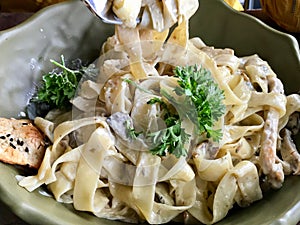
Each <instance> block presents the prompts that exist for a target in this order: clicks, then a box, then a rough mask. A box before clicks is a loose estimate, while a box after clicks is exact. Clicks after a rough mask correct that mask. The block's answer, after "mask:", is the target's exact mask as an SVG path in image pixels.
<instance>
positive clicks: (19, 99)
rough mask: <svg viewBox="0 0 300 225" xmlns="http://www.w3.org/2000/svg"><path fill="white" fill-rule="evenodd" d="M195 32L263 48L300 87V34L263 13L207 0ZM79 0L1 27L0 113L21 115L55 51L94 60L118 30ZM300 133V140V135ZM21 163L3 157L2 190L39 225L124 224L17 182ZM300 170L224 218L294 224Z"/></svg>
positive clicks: (241, 50)
mask: <svg viewBox="0 0 300 225" xmlns="http://www.w3.org/2000/svg"><path fill="white" fill-rule="evenodd" d="M190 31H191V36H192V37H193V36H199V37H201V38H202V39H203V40H204V41H205V42H206V43H207V44H208V45H213V46H216V47H230V48H233V49H234V50H235V52H236V54H237V55H239V56H245V55H251V54H255V53H256V54H258V55H259V56H260V57H261V58H263V59H265V60H267V61H268V62H269V63H270V65H271V66H272V68H273V69H274V71H275V72H276V73H277V75H278V76H279V77H280V78H281V79H282V81H283V83H284V85H285V87H286V90H287V93H291V92H295V91H298V90H299V82H298V80H299V76H300V60H299V46H298V43H297V41H296V40H295V39H294V38H292V37H291V36H288V35H286V34H283V33H280V32H277V31H275V30H274V29H272V28H270V27H268V26H266V25H265V24H263V23H262V22H260V21H259V20H257V19H255V18H253V17H251V16H249V15H245V14H243V13H241V12H237V11H234V10H232V9H231V8H229V7H228V6H227V5H225V3H223V0H201V1H200V8H199V10H198V12H197V14H196V15H195V16H194V17H193V18H192V20H191V24H190ZM113 32H114V29H113V26H110V25H106V24H103V23H102V22H101V21H99V20H98V19H97V18H96V17H94V16H93V15H92V14H91V13H90V12H89V11H88V10H87V8H85V6H84V5H83V3H82V2H81V1H71V2H66V3H61V4H58V5H55V6H51V7H48V8H46V9H44V10H42V11H40V12H39V13H37V14H36V15H34V16H33V17H32V18H30V19H29V20H27V21H26V22H24V23H23V24H21V25H19V26H17V27H15V28H13V29H9V30H6V31H3V32H0V99H1V100H0V116H1V117H17V116H18V114H19V112H20V111H22V109H23V108H24V106H25V105H26V102H27V100H28V97H29V96H28V93H30V90H32V88H33V86H34V83H35V82H37V81H38V80H39V79H40V76H41V72H42V71H48V70H49V69H51V64H50V63H49V59H50V58H52V59H57V60H59V57H60V55H61V54H64V56H65V58H69V59H72V58H73V59H74V58H77V57H80V58H82V59H84V60H85V61H86V62H91V61H93V60H94V59H95V58H96V57H97V56H98V54H99V49H100V47H101V45H102V43H103V41H104V40H105V39H106V37H108V36H109V35H111V34H113ZM299 141H300V140H299ZM17 173H18V172H17V170H16V169H15V168H14V167H12V166H9V165H6V164H3V163H0V198H1V200H2V201H3V202H4V203H5V204H7V205H8V206H9V207H10V208H11V210H12V211H13V212H14V213H16V214H17V215H18V216H19V217H20V218H22V219H23V220H24V221H26V222H28V223H30V224H41V225H50V224H51V225H54V224H57V225H79V224H82V225H83V224H84V225H108V224H111V225H121V224H123V223H121V222H116V221H108V220H104V219H98V218H96V217H94V216H92V215H90V214H87V213H83V212H75V211H74V210H73V208H72V207H71V206H69V205H64V204H60V203H57V202H56V201H55V200H54V199H52V198H49V197H45V196H43V195H41V194H40V193H39V190H37V191H35V192H33V193H29V192H27V191H26V190H25V189H23V188H21V187H19V186H18V184H17V181H16V179H15V175H16V174H17ZM299 190H300V177H288V178H287V179H286V181H285V183H284V186H283V187H282V188H281V189H280V190H278V191H272V192H270V193H268V194H266V195H265V197H264V199H263V200H261V201H259V202H256V203H255V204H253V205H252V206H250V207H248V208H245V209H237V210H233V211H232V212H230V213H229V215H228V217H227V218H225V219H224V220H223V221H221V222H220V223H218V224H220V225H229V224H230V225H232V224H234V225H236V224H239V225H253V224H260V225H267V224H268V225H269V224H273V225H275V224H276V225H278V224H296V223H297V222H298V221H299V220H300V191H299Z"/></svg>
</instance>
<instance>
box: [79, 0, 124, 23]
mask: <svg viewBox="0 0 300 225" xmlns="http://www.w3.org/2000/svg"><path fill="white" fill-rule="evenodd" d="M82 1H83V2H84V3H85V5H86V6H87V8H88V9H89V10H90V11H91V12H92V13H93V14H94V15H95V16H97V17H99V18H100V19H101V20H102V21H103V22H104V23H109V24H118V25H121V24H122V21H121V20H120V19H119V18H117V16H116V15H115V14H114V12H113V11H112V9H111V4H112V1H111V0H109V1H104V0H95V1H94V0H82Z"/></svg>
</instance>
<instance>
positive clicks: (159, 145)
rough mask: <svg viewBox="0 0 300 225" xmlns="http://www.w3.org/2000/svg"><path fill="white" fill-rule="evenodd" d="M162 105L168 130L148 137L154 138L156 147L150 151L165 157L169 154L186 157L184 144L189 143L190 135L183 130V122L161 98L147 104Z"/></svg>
mask: <svg viewBox="0 0 300 225" xmlns="http://www.w3.org/2000/svg"><path fill="white" fill-rule="evenodd" d="M156 103H158V104H160V106H161V108H162V110H163V111H164V116H163V119H164V121H165V124H166V128H165V129H162V130H159V131H156V132H152V133H150V134H148V135H147V136H148V137H150V138H152V142H153V144H154V147H153V148H152V149H150V151H151V152H152V154H154V155H160V156H165V155H166V154H167V153H170V154H174V155H175V156H176V157H177V158H179V157H180V156H186V155H187V150H186V149H185V147H184V144H185V143H186V142H187V140H188V138H189V135H188V134H187V133H186V132H185V130H184V129H183V128H181V121H180V119H179V116H178V114H175V113H173V112H172V110H170V109H169V108H168V105H167V103H165V102H164V101H163V100H162V99H160V98H156V97H155V98H152V99H150V100H149V101H148V102H147V104H156Z"/></svg>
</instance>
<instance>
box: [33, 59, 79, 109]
mask: <svg viewBox="0 0 300 225" xmlns="http://www.w3.org/2000/svg"><path fill="white" fill-rule="evenodd" d="M50 61H51V62H52V63H53V64H54V65H55V66H57V68H56V69H54V70H52V71H51V72H49V73H47V74H44V75H43V77H42V85H41V86H40V87H38V89H37V94H36V99H35V100H36V101H37V102H43V103H46V104H48V105H49V106H50V108H58V109H62V108H66V107H68V106H70V105H71V103H70V99H72V98H73V97H74V95H75V92H76V89H77V86H78V83H79V81H80V79H81V78H82V76H83V74H84V71H83V67H82V65H79V68H78V69H70V68H68V67H67V66H66V64H65V60H64V57H63V56H61V63H59V62H57V61H55V60H52V59H51V60H50Z"/></svg>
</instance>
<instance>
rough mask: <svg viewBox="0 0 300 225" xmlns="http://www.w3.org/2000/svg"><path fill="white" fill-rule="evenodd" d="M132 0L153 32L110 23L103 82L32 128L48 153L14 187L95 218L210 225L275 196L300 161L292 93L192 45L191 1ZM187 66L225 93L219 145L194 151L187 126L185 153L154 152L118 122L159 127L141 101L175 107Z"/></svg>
mask: <svg viewBox="0 0 300 225" xmlns="http://www.w3.org/2000/svg"><path fill="white" fill-rule="evenodd" d="M122 2H123V3H124V7H129V6H130V7H133V5H134V4H132V3H128V4H127V2H130V1H115V5H114V7H115V10H116V12H119V14H120V15H121V16H122V15H123V16H124V17H126V16H127V15H128V14H127V13H126V10H129V9H128V8H122V7H121V6H122V4H121V3H122ZM137 2H140V6H141V7H142V6H144V7H145V5H148V7H145V8H144V11H143V12H144V14H145V15H144V17H145V18H149V17H152V20H151V21H152V23H153V27H151V28H147V26H141V27H139V26H136V24H134V22H135V20H132V18H135V17H136V16H133V17H132V15H129V17H128V18H127V19H126V18H125V19H126V21H127V23H129V24H131V25H132V26H129V27H128V26H121V25H118V26H116V32H115V34H114V35H113V36H111V37H109V38H108V39H107V41H106V42H105V43H104V44H103V46H102V51H101V55H100V57H99V59H98V66H99V76H98V79H97V80H95V81H91V80H84V81H82V83H81V85H80V87H79V91H78V95H77V96H76V97H75V98H74V99H73V100H72V103H73V105H74V110H73V111H72V112H70V114H69V118H68V119H65V120H64V121H62V122H59V123H58V122H56V120H55V119H53V120H52V119H50V118H51V117H50V115H48V116H47V117H46V118H40V117H38V118H36V119H35V124H36V125H37V126H39V128H40V129H41V130H42V131H43V132H44V133H45V134H47V136H48V137H49V140H51V142H52V144H51V145H50V146H49V147H48V149H47V150H46V153H45V157H44V160H43V162H42V165H41V167H40V168H39V171H38V173H37V175H34V176H28V177H23V178H22V179H21V180H20V182H19V184H20V185H21V186H22V187H25V188H26V189H28V190H29V191H33V190H35V189H36V188H38V187H40V186H41V185H46V186H47V188H48V189H49V191H50V192H51V193H52V194H53V196H54V198H55V199H56V200H57V201H58V202H62V203H68V204H73V205H74V207H75V209H76V210H80V211H87V212H91V213H93V214H94V215H95V216H97V217H101V218H107V219H111V220H121V221H125V222H132V223H139V222H144V221H146V222H148V223H150V224H162V223H167V222H170V221H180V222H184V223H192V222H193V221H195V220H196V221H200V222H201V223H204V224H214V223H216V222H218V221H220V220H222V219H223V218H224V217H226V215H227V214H228V212H229V211H230V209H231V208H232V207H233V206H234V205H239V206H240V207H246V206H249V205H250V204H251V203H253V202H254V201H257V200H260V199H261V198H262V197H263V191H264V190H263V188H262V187H263V186H268V187H271V188H280V187H281V185H282V183H283V182H284V178H285V176H286V175H289V174H295V175H298V174H299V172H300V167H299V165H300V164H299V162H300V156H299V154H298V152H297V151H293V150H294V149H295V146H294V145H293V143H292V141H291V135H292V133H291V132H292V131H291V130H292V129H289V127H288V125H289V120H290V118H291V116H292V115H293V114H294V112H296V111H299V110H300V97H299V95H296V94H292V95H289V96H286V95H285V93H284V89H283V85H282V83H281V81H280V80H279V79H278V78H277V77H276V74H275V73H274V72H273V71H272V69H271V68H270V66H269V65H268V63H267V62H265V61H263V60H262V59H261V58H260V57H259V56H258V55H251V56H246V57H237V56H236V55H235V54H234V51H233V50H232V49H227V48H226V49H217V48H214V47H210V46H206V45H205V43H203V41H202V40H201V39H200V38H198V37H194V38H190V37H189V32H188V24H189V17H190V16H191V15H192V14H193V13H194V12H195V8H196V7H198V1H192V0H191V1H188V2H190V3H186V1H179V0H178V1H161V2H158V1H137ZM150 3H151V4H150ZM137 5H138V4H137ZM188 6H189V7H188ZM190 6H193V7H192V8H191V7H190ZM130 7H129V8H130ZM156 9H160V11H157V10H156ZM137 11H139V10H137ZM124 12H125V14H122V13H124ZM133 12H135V11H133ZM173 12H176V13H175V14H172V13H173ZM155 13H157V14H159V15H154V14H155ZM161 18H164V19H161ZM156 20H157V21H156ZM132 21H134V22H132ZM147 21H149V20H147ZM175 22H177V25H176V27H175V28H174V30H172V32H170V33H169V28H170V27H171V25H173V24H175ZM144 24H146V23H144ZM142 25H143V24H142ZM186 65H198V66H201V67H203V68H205V69H206V70H208V71H210V73H211V74H212V76H213V79H214V80H215V82H216V83H217V84H218V86H219V87H220V89H221V90H223V92H224V96H225V98H224V101H223V103H224V105H225V106H226V110H225V113H224V115H223V116H222V117H221V118H220V119H219V120H218V121H217V123H216V124H215V125H214V126H215V127H216V128H219V129H221V131H222V134H223V135H222V139H221V140H220V141H219V142H214V141H213V140H211V139H209V138H204V139H200V141H198V142H196V143H195V141H194V140H199V139H197V138H196V139H195V135H196V134H195V132H194V131H195V129H196V127H195V125H194V124H193V123H192V122H191V121H189V120H188V119H186V118H183V119H182V127H184V128H185V131H186V132H187V134H189V140H188V141H187V142H186V143H185V147H186V148H187V149H189V151H188V155H187V156H181V157H175V156H174V155H172V154H166V155H165V156H159V155H153V154H152V153H151V152H150V151H149V148H150V147H149V143H147V142H146V141H145V139H143V137H142V135H139V136H137V137H136V138H135V139H132V138H130V137H129V136H128V135H127V132H126V126H124V124H125V122H126V121H130V124H131V125H134V128H135V130H136V131H157V130H160V129H162V128H163V123H162V121H163V120H162V118H161V115H162V110H161V108H160V107H158V105H155V104H154V105H150V104H147V102H148V101H149V100H150V99H153V98H155V97H156V98H161V94H160V91H159V90H164V91H166V92H167V93H168V94H169V95H171V96H173V97H174V98H178V96H177V95H175V93H174V91H173V90H174V88H175V87H176V86H178V83H177V81H178V78H177V77H175V76H174V73H173V70H174V68H175V67H176V66H186ZM126 80H131V81H134V82H135V84H136V85H132V84H130V83H129V82H126ZM178 110H179V111H181V112H183V113H184V110H185V109H184V108H180V107H179V108H178ZM78 112H80V113H78ZM291 152H292V154H290V153H291Z"/></svg>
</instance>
